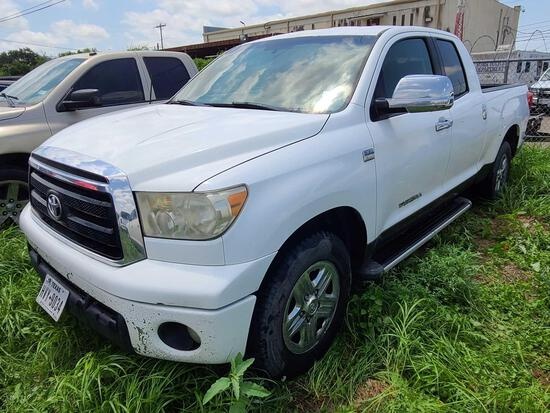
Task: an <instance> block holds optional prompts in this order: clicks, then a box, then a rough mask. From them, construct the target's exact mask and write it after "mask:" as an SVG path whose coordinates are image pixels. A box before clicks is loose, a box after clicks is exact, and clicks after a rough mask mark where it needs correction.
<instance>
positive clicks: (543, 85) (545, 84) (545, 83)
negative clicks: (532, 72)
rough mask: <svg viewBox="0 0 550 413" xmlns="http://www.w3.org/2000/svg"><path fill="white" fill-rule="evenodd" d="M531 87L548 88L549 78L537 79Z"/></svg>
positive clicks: (549, 84)
mask: <svg viewBox="0 0 550 413" xmlns="http://www.w3.org/2000/svg"><path fill="white" fill-rule="evenodd" d="M531 89H550V81H549V80H539V81H538V82H536V83H533V84H532V85H531Z"/></svg>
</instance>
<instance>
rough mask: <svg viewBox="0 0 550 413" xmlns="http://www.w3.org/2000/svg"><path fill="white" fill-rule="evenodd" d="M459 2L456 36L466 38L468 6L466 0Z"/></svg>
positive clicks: (461, 38) (459, 0)
mask: <svg viewBox="0 0 550 413" xmlns="http://www.w3.org/2000/svg"><path fill="white" fill-rule="evenodd" d="M457 3H458V4H457V11H456V18H455V36H457V37H458V38H459V39H460V40H464V9H465V8H466V0H458V2H457Z"/></svg>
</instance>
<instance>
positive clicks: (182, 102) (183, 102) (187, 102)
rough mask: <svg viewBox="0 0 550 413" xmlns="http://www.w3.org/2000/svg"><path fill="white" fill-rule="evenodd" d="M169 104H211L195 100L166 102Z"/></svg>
mask: <svg viewBox="0 0 550 413" xmlns="http://www.w3.org/2000/svg"><path fill="white" fill-rule="evenodd" d="M168 103H170V104H176V105H185V106H211V105H210V104H208V103H202V102H195V101H194V100H187V99H183V100H172V101H170V102H168Z"/></svg>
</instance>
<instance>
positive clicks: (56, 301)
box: [36, 275, 69, 321]
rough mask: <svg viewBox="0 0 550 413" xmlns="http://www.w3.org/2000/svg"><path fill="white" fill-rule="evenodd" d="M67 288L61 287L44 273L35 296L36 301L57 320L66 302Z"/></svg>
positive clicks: (67, 296)
mask: <svg viewBox="0 0 550 413" xmlns="http://www.w3.org/2000/svg"><path fill="white" fill-rule="evenodd" d="M67 298H69V290H67V289H66V288H65V287H63V286H62V285H61V284H60V283H59V282H58V281H57V280H55V279H54V278H52V277H50V276H49V275H46V278H45V279H44V283H43V284H42V288H41V289H40V292H39V293H38V297H36V302H37V303H38V304H39V305H40V307H42V308H43V309H44V310H45V311H46V312H47V313H48V314H49V315H50V316H51V317H52V318H53V319H54V320H55V321H58V320H59V317H61V313H62V312H63V309H64V308H65V304H67Z"/></svg>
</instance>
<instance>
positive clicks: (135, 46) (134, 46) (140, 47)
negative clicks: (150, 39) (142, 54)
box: [126, 44, 151, 52]
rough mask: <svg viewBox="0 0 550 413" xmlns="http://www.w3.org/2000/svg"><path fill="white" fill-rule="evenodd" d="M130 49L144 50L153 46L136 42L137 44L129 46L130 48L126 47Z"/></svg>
mask: <svg viewBox="0 0 550 413" xmlns="http://www.w3.org/2000/svg"><path fill="white" fill-rule="evenodd" d="M126 50H128V51H137V52H139V51H142V50H151V48H150V47H149V46H147V45H146V44H135V45H132V46H128V49H126Z"/></svg>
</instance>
